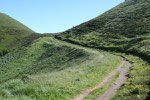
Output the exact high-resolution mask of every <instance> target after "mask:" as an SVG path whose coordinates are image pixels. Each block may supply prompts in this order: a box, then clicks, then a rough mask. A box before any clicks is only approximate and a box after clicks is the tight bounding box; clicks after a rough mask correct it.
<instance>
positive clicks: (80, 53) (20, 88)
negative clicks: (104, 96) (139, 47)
mask: <svg viewBox="0 0 150 100" xmlns="http://www.w3.org/2000/svg"><path fill="white" fill-rule="evenodd" d="M120 62H121V60H120V58H119V57H118V56H115V55H111V54H108V53H105V52H99V51H96V50H94V49H88V48H84V47H80V46H76V45H72V44H69V43H66V42H63V41H59V40H56V39H53V38H48V37H45V38H40V39H37V40H35V41H34V42H33V44H31V45H30V46H28V47H24V48H22V49H20V50H16V51H14V52H11V53H8V54H6V55H5V56H3V57H1V58H0V99H1V100H23V99H25V100H34V99H36V100H68V99H69V98H74V97H75V96H76V95H79V94H80V92H81V91H83V90H86V89H87V88H89V87H93V86H95V85H96V84H98V83H99V82H100V81H102V80H103V79H104V78H105V77H106V76H107V75H109V73H110V72H112V71H114V70H115V69H116V68H117V66H119V65H120Z"/></svg>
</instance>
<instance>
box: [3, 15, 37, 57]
mask: <svg viewBox="0 0 150 100" xmlns="http://www.w3.org/2000/svg"><path fill="white" fill-rule="evenodd" d="M36 37H37V34H35V33H34V32H33V31H32V30H31V29H29V28H28V27H26V26H25V25H23V24H21V23H20V22H18V21H16V20H15V19H12V18H11V17H9V16H8V15H6V14H3V13H0V55H3V54H5V53H7V52H8V51H9V50H12V49H16V48H18V47H20V46H22V45H26V44H28V43H29V42H30V41H31V40H32V38H36Z"/></svg>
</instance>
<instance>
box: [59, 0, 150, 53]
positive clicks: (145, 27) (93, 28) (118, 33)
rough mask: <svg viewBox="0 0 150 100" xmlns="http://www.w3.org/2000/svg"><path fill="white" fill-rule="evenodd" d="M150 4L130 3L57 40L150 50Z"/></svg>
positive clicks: (146, 1)
mask: <svg viewBox="0 0 150 100" xmlns="http://www.w3.org/2000/svg"><path fill="white" fill-rule="evenodd" d="M149 3H150V1H149V0H126V1H125V2H124V3H122V4H120V5H118V6H116V7H114V8H113V9H111V10H109V11H107V12H105V13H104V14H102V15H100V16H98V17H96V18H94V19H92V20H90V21H88V22H86V23H83V24H81V25H79V26H77V27H74V28H72V29H69V30H67V31H66V32H63V33H61V34H60V35H58V36H57V38H62V39H64V40H68V41H69V40H70V41H73V42H76V43H79V44H82V45H87V46H94V47H115V48H117V47H118V48H121V49H125V50H127V49H133V48H138V49H139V50H146V51H147V50H149V49H150V47H149V44H150V41H149V39H150V15H149V14H150V6H149Z"/></svg>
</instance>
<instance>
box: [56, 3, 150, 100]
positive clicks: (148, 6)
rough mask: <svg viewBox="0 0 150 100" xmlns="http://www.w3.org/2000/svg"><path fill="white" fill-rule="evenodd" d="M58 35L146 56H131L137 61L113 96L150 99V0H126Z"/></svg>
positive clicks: (60, 38)
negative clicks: (126, 79) (125, 80)
mask: <svg viewBox="0 0 150 100" xmlns="http://www.w3.org/2000/svg"><path fill="white" fill-rule="evenodd" d="M55 38H57V39H59V40H64V41H67V42H70V43H74V44H78V45H82V46H85V47H92V48H98V49H103V50H109V51H115V52H121V53H126V54H129V55H131V54H132V55H134V56H139V57H140V58H142V59H143V60H146V61H147V62H144V61H143V60H141V59H140V58H136V57H135V58H134V57H133V58H132V57H131V58H130V57H129V60H130V61H131V63H133V64H132V67H131V70H130V72H129V75H128V76H129V78H128V81H127V82H126V83H125V84H124V85H123V86H122V87H121V89H120V90H119V92H118V93H117V94H116V96H115V97H114V98H113V99H114V100H129V99H133V100H146V99H147V100H149V98H150V69H149V63H150V0H126V1H125V2H123V3H121V4H120V5H118V6H116V7H114V8H113V9H111V10H109V11H107V12H105V13H104V14H102V15H100V16H98V17H96V18H94V19H92V20H90V21H88V22H85V23H83V24H81V25H79V26H76V27H74V28H72V29H69V30H67V31H65V32H62V33H60V34H58V35H56V36H55ZM141 80H143V81H142V82H141Z"/></svg>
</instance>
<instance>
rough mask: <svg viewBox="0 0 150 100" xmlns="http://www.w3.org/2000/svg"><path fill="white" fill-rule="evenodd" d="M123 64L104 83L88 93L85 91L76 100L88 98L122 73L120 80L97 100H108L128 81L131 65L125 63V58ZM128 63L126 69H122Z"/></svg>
mask: <svg viewBox="0 0 150 100" xmlns="http://www.w3.org/2000/svg"><path fill="white" fill-rule="evenodd" d="M121 59H122V63H121V64H120V66H119V67H118V69H117V70H116V71H114V72H112V73H110V74H109V76H107V77H106V78H105V79H104V80H103V81H102V82H100V83H99V84H98V85H96V86H95V87H94V88H91V89H88V90H86V91H83V92H82V93H81V94H80V95H79V96H78V97H76V98H75V99H74V100H82V99H83V98H85V97H86V96H88V95H89V94H90V93H91V92H93V91H94V90H95V89H98V88H100V87H102V86H104V85H105V84H107V83H108V82H109V81H110V80H112V78H113V77H114V76H115V75H116V74H117V73H118V72H120V75H119V78H118V79H117V80H116V81H115V83H114V84H113V86H112V87H111V88H109V89H108V90H107V91H106V92H105V93H104V94H103V95H102V96H100V97H99V98H98V99H97V100H108V99H109V98H110V97H111V96H112V95H113V94H114V93H115V92H116V91H117V89H118V88H119V87H120V86H121V85H122V84H123V83H124V82H125V81H126V80H127V77H126V73H127V72H128V70H129V67H130V64H129V62H127V61H125V60H124V59H123V58H121ZM125 63H126V67H125V68H121V67H122V66H123V65H124V64H125Z"/></svg>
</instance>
